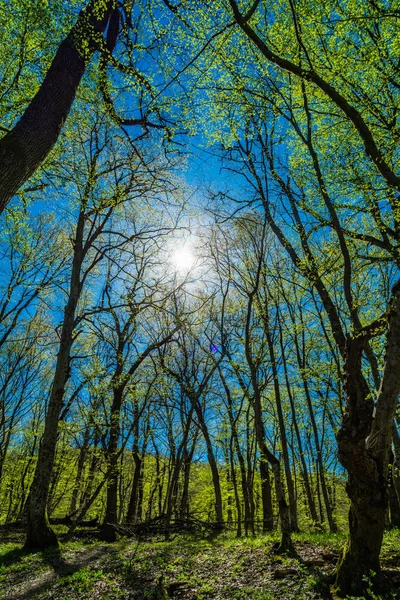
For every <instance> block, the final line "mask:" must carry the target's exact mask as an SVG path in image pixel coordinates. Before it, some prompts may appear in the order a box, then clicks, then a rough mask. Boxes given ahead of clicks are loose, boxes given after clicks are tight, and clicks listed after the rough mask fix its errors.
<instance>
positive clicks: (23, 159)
mask: <svg viewBox="0 0 400 600" xmlns="http://www.w3.org/2000/svg"><path fill="white" fill-rule="evenodd" d="M115 4H116V2H115V0H91V1H90V2H89V4H88V5H87V7H86V8H85V9H83V10H82V11H81V13H80V15H79V17H78V20H77V22H76V24H75V25H74V27H73V28H72V29H71V31H70V33H69V34H68V36H67V37H66V38H65V40H64V41H63V42H61V44H60V46H59V48H58V50H57V52H56V55H55V57H54V59H53V62H52V63H51V66H50V68H49V70H48V72H47V74H46V76H45V78H44V80H43V83H42V84H41V86H40V88H39V90H38V92H37V94H36V96H35V97H34V98H33V99H32V101H31V102H30V104H29V105H28V107H27V108H26V110H25V112H24V114H23V115H22V117H21V118H20V120H19V121H18V122H17V123H16V125H15V126H14V127H13V129H11V131H9V132H8V133H7V134H6V135H5V136H4V137H3V138H2V139H1V140H0V166H1V168H0V213H1V212H2V211H3V210H4V208H5V207H6V205H7V203H8V202H9V200H10V199H11V198H12V197H13V196H14V194H15V193H16V192H17V191H18V189H19V188H20V187H21V185H22V184H23V183H25V181H26V180H27V179H28V178H29V177H30V176H31V175H32V174H33V173H34V172H35V171H36V169H38V167H40V165H41V164H42V162H43V161H44V159H45V158H46V156H47V155H48V154H49V152H50V150H51V149H52V148H53V146H54V144H55V143H56V141H57V139H58V136H59V134H60V131H61V129H62V127H63V125H64V121H65V119H66V118H67V116H68V113H69V111H70V108H71V105H72V103H73V101H74V99H75V95H76V91H77V88H78V85H79V83H80V81H81V79H82V76H83V74H84V72H85V69H86V66H87V64H88V63H89V61H90V59H91V57H92V56H93V53H94V52H95V50H96V49H97V48H98V42H99V37H101V36H102V34H103V32H104V31H105V29H106V27H107V23H108V21H109V18H110V15H111V13H112V11H113V9H114V6H115Z"/></svg>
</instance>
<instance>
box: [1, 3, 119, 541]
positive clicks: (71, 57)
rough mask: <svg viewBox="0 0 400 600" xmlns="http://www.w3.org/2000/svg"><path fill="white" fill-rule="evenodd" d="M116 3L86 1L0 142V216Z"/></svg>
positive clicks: (47, 145) (60, 117)
mask: <svg viewBox="0 0 400 600" xmlns="http://www.w3.org/2000/svg"><path fill="white" fill-rule="evenodd" d="M115 4H116V3H115V2H114V0H107V1H99V0H91V1H90V2H89V4H88V5H87V7H86V8H85V9H83V10H82V11H81V13H80V15H79V17H78V20H77V22H76V24H75V25H74V27H73V28H72V29H71V31H70V33H69V35H68V36H67V37H66V38H65V40H64V41H63V42H61V44H60V46H59V48H58V50H57V52H56V55H55V57H54V59H53V62H52V63H51V66H50V68H49V70H48V72H47V74H46V76H45V78H44V80H43V83H42V84H41V86H40V88H39V90H38V92H37V94H36V96H35V97H34V98H33V99H32V101H31V102H30V104H29V105H28V107H27V108H26V110H25V112H24V114H23V115H22V117H21V118H20V120H19V121H18V122H17V123H16V125H15V126H14V127H13V129H11V131H9V132H8V133H7V134H6V135H5V136H4V137H3V138H2V139H1V140H0V165H1V168H0V213H1V212H2V211H3V210H4V208H5V206H6V205H7V203H8V202H9V200H10V199H11V198H12V197H13V196H14V194H15V193H16V192H17V191H18V189H19V188H20V187H21V185H22V184H23V183H24V182H25V181H26V180H27V179H28V178H29V177H30V176H31V175H32V174H33V173H34V172H35V171H36V169H38V167H40V165H41V164H42V162H43V161H44V159H45V158H46V156H47V155H48V154H49V152H50V150H51V149H52V148H53V146H54V144H55V143H56V141H57V139H58V136H59V134H60V131H61V129H62V127H63V124H64V121H65V119H66V118H67V116H68V113H69V111H70V108H71V105H72V103H73V101H74V99H75V95H76V91H77V88H78V85H79V83H80V81H81V79H82V76H83V74H84V72H85V69H86V66H87V64H88V62H89V61H90V59H91V57H92V55H93V53H94V52H95V50H96V49H97V47H98V39H99V37H100V36H101V35H102V34H103V32H104V30H105V28H106V27H107V23H108V21H109V18H110V15H111V13H112V11H113V9H114V6H115ZM44 452H45V454H46V450H44ZM35 502H36V500H35V501H34V503H35ZM39 512H40V511H39ZM40 520H41V521H43V518H42V517H41V518H40ZM49 535H50V534H49ZM50 537H52V536H51V535H50Z"/></svg>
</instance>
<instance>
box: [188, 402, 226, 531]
mask: <svg viewBox="0 0 400 600" xmlns="http://www.w3.org/2000/svg"><path fill="white" fill-rule="evenodd" d="M193 402H194V403H195V405H194V407H195V411H196V414H197V418H198V420H199V425H200V429H201V432H202V434H203V437H204V440H205V442H206V448H207V458H208V464H209V465H210V469H211V477H212V481H213V486H214V495H215V505H214V508H215V517H216V524H217V527H218V528H220V529H222V528H223V526H224V516H223V511H222V493H221V483H220V479H219V472H218V465H217V461H216V459H215V455H214V450H213V447H212V442H211V438H210V434H209V431H208V427H207V425H206V422H205V420H204V414H203V410H202V407H201V405H200V403H199V401H198V400H197V399H193Z"/></svg>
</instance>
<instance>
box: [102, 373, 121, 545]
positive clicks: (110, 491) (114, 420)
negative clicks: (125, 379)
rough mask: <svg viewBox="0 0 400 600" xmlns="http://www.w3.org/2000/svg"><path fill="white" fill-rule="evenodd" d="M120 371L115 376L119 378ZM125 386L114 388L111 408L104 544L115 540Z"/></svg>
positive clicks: (103, 527) (103, 531)
mask: <svg viewBox="0 0 400 600" xmlns="http://www.w3.org/2000/svg"><path fill="white" fill-rule="evenodd" d="M120 371H121V369H119V370H118V373H116V374H115V380H117V377H121V373H120ZM124 389H125V385H124V384H123V385H122V386H118V387H114V389H113V403H112V406H111V421H110V432H109V440H108V446H107V462H108V479H107V495H106V513H105V516H104V521H103V525H102V527H101V532H100V537H101V539H102V540H103V541H104V542H109V543H113V542H115V540H116V539H117V534H116V531H115V526H116V525H117V522H118V512H117V511H118V506H117V505H118V500H117V499H118V451H117V450H118V440H119V434H120V422H119V421H120V413H121V406H122V398H123V393H124Z"/></svg>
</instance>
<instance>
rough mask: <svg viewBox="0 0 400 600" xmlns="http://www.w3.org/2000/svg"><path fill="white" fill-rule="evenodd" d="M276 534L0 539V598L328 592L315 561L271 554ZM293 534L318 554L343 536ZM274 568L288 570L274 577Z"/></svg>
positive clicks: (285, 599) (395, 543) (236, 598)
mask: <svg viewBox="0 0 400 600" xmlns="http://www.w3.org/2000/svg"><path fill="white" fill-rule="evenodd" d="M399 535H400V532H399V531H391V532H388V533H387V534H386V535H385V540H384V544H383V552H382V556H383V559H384V560H389V559H390V560H394V561H395V560H397V558H398V557H399V556H400V538H399ZM277 539H278V536H277V535H265V536H258V537H249V538H242V539H237V538H235V537H233V536H229V535H227V534H223V535H221V536H219V537H217V538H214V539H213V540H211V539H195V538H194V537H190V536H176V537H175V538H173V539H172V540H171V541H168V542H165V541H162V540H161V541H160V540H150V541H146V542H138V541H136V540H129V539H126V538H124V539H120V540H119V541H118V542H117V543H116V544H113V545H107V544H103V543H100V542H97V541H92V542H91V543H89V544H86V543H84V542H82V541H74V542H70V543H68V544H65V545H61V546H60V549H59V550H58V551H55V550H50V551H47V552H38V553H35V554H27V553H24V552H23V551H22V550H21V549H20V545H19V544H16V543H5V544H0V565H1V566H0V590H1V589H2V588H3V590H4V591H3V592H1V591H0V598H1V599H4V600H6V599H7V598H8V597H10V594H11V590H12V592H13V594H16V597H17V598H18V597H19V596H18V595H19V594H20V595H21V597H24V598H29V600H98V599H100V600H123V599H124V598H130V599H131V598H133V599H135V600H154V599H155V598H157V597H161V596H160V595H159V590H158V588H159V587H160V585H161V584H160V581H162V582H163V583H162V585H163V586H164V587H165V590H168V589H169V587H170V586H176V587H177V588H179V589H180V590H183V592H185V594H187V595H186V596H179V595H178V596H177V597H184V598H196V600H212V599H213V598H219V599H221V600H250V599H251V600H272V599H273V600H309V599H310V598H312V599H315V600H324V599H326V598H328V597H329V595H328V586H327V582H326V579H325V580H324V575H323V574H322V573H321V571H320V569H319V567H313V566H308V565H307V564H304V563H303V562H301V561H300V562H299V561H298V560H295V559H292V558H289V557H286V556H280V555H279V556H278V555H276V554H274V553H272V552H271V549H272V545H273V542H275V541H276V540H277ZM294 540H295V542H296V547H297V549H298V551H299V553H300V554H302V555H303V558H305V559H307V558H310V557H311V558H313V557H315V556H318V557H320V560H321V557H322V556H323V555H326V554H327V550H333V551H335V552H336V553H338V552H339V549H340V547H341V546H342V545H343V542H344V540H345V536H344V535H341V534H336V535H329V534H325V533H320V532H318V533H312V534H310V533H307V534H306V533H302V534H298V535H295V536H294ZM325 567H326V568H325ZM398 568H399V569H400V561H399V563H398ZM333 569H334V565H333V564H326V565H325V564H323V569H322V570H323V571H324V573H328V572H332V571H333ZM279 570H287V571H288V573H289V574H288V575H287V576H284V577H283V578H279V577H277V576H276V572H277V571H278V572H279ZM399 575H400V570H399ZM179 586H180V587H179ZM171 589H172V588H171ZM183 592H182V593H183ZM157 594H158V596H157ZM13 597H14V596H13ZM371 598H373V596H371ZM389 598H390V599H391V596H389ZM348 600H350V599H348ZM373 600H375V599H373Z"/></svg>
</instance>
